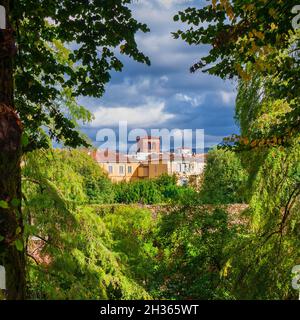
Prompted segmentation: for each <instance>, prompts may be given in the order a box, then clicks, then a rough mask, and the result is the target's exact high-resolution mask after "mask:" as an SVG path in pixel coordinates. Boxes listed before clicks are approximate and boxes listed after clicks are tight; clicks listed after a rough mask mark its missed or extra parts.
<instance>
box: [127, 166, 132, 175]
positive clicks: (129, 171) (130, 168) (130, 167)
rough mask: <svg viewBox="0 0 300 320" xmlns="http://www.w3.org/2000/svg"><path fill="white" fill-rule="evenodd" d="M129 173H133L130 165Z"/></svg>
mask: <svg viewBox="0 0 300 320" xmlns="http://www.w3.org/2000/svg"><path fill="white" fill-rule="evenodd" d="M128 173H129V174H131V173H132V166H129V167H128Z"/></svg>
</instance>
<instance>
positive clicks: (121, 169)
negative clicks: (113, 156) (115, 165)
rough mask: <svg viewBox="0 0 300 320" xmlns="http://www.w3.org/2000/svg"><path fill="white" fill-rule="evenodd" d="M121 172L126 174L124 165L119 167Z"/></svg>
mask: <svg viewBox="0 0 300 320" xmlns="http://www.w3.org/2000/svg"><path fill="white" fill-rule="evenodd" d="M119 174H124V167H123V166H120V167H119Z"/></svg>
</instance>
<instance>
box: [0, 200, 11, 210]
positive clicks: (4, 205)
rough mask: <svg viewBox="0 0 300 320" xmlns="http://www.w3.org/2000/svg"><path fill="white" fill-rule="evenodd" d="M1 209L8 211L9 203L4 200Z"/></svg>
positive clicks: (0, 202)
mask: <svg viewBox="0 0 300 320" xmlns="http://www.w3.org/2000/svg"><path fill="white" fill-rule="evenodd" d="M0 208H3V209H8V208H9V206H8V203H7V202H6V201H4V200H0Z"/></svg>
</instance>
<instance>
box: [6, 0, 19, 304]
mask: <svg viewBox="0 0 300 320" xmlns="http://www.w3.org/2000/svg"><path fill="white" fill-rule="evenodd" d="M0 5H3V6H4V7H5V9H6V13H7V21H6V23H7V24H6V26H7V29H5V30H0V201H1V202H0V240H1V241H0V265H3V266H4V267H5V271H6V298H7V299H9V300H21V299H24V297H25V256H24V250H22V244H23V222H22V214H21V206H20V204H21V169H20V163H21V155H22V150H21V136H22V125H21V122H20V119H19V117H18V115H17V113H16V112H15V108H14V98H13V97H14V85H13V59H14V56H15V54H16V49H15V40H14V36H13V31H12V29H11V28H10V27H9V26H10V24H9V21H8V13H9V0H6V1H0Z"/></svg>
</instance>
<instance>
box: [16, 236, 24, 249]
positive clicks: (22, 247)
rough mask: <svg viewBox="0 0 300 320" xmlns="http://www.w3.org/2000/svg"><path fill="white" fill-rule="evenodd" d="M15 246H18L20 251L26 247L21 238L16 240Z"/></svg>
mask: <svg viewBox="0 0 300 320" xmlns="http://www.w3.org/2000/svg"><path fill="white" fill-rule="evenodd" d="M15 246H16V248H17V250H18V251H23V249H24V246H23V242H22V240H20V239H17V240H16V241H15Z"/></svg>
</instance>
